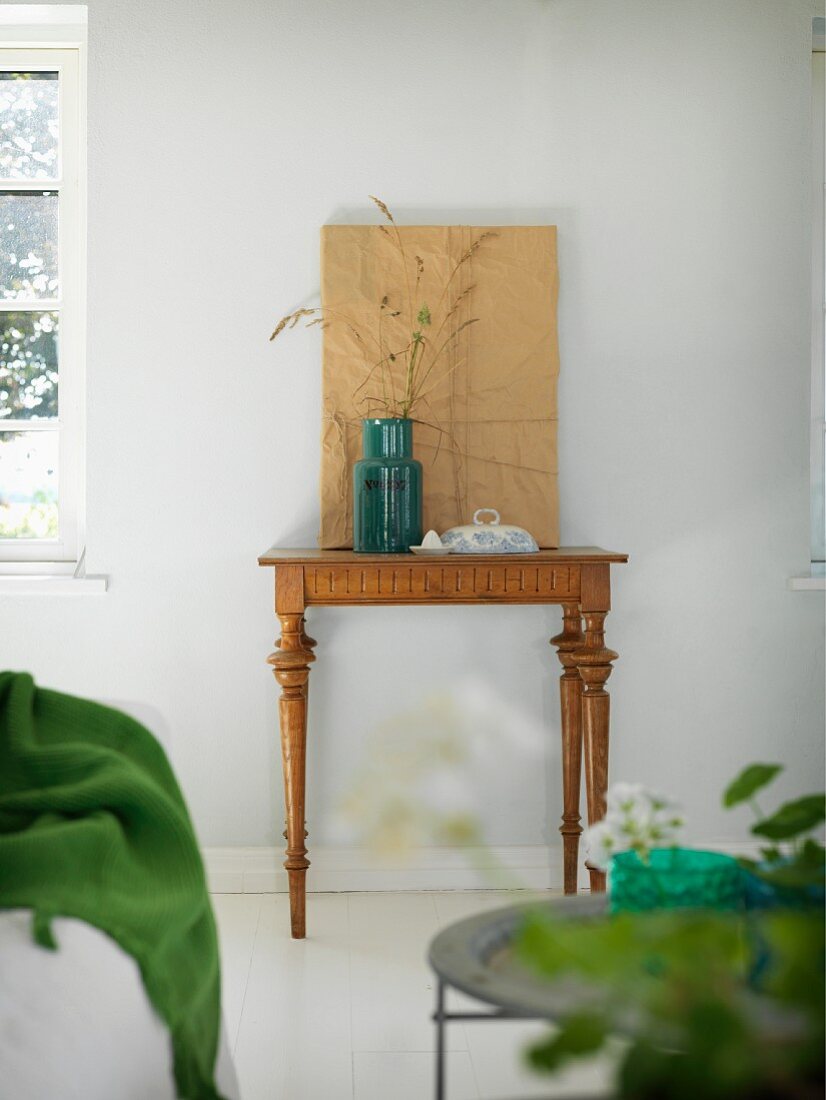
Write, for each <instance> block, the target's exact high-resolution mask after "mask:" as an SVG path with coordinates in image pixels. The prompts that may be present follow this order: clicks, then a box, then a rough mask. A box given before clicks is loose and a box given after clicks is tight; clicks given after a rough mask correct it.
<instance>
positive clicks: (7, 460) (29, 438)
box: [0, 431, 59, 539]
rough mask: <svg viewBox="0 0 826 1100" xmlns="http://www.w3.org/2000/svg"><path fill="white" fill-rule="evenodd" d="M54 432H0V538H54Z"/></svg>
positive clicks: (55, 507) (55, 459)
mask: <svg viewBox="0 0 826 1100" xmlns="http://www.w3.org/2000/svg"><path fill="white" fill-rule="evenodd" d="M58 434H59V433H58V432H56V431H55V432H52V431H45V432H0V539H53V538H57V437H58Z"/></svg>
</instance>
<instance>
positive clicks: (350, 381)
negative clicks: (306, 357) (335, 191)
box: [319, 225, 559, 549]
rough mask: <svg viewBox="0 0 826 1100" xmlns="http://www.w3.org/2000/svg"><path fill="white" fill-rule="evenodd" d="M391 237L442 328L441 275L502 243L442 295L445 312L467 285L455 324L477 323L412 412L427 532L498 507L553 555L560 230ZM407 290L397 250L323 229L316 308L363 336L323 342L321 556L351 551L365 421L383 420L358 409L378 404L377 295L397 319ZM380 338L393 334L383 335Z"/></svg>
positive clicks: (362, 231) (424, 231)
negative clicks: (374, 371)
mask: <svg viewBox="0 0 826 1100" xmlns="http://www.w3.org/2000/svg"><path fill="white" fill-rule="evenodd" d="M399 231H400V233H401V234H402V239H403V241H404V247H405V250H406V251H407V254H408V258H409V259H410V261H411V264H412V260H413V257H414V256H415V255H418V256H420V257H421V258H422V260H423V262H424V274H423V277H422V281H421V284H420V290H419V293H418V294H417V295H416V298H417V302H416V306H415V308H417V309H418V307H419V305H420V304H422V303H425V304H427V305H428V306H429V307H430V309H431V311H432V313H433V316H434V322H435V324H436V325H437V326H438V323H439V322H440V320H441V314H442V312H443V309H444V301H443V303H442V306H441V307H439V306H438V299H439V294H440V291H441V288H442V286H443V284H444V282H445V279H446V278H447V275H448V274H449V272H450V271H452V269H453V267H454V266H455V264H456V263H457V261H458V260H459V258H460V257H461V256H462V254H463V253H464V251H465V250H466V249H467V248H468V247H469V246H470V245H471V243H472V242H473V241H475V240H476V239H477V238H478V237H479V236H480V235H481V234H482V233H483V232H485V231H492V232H493V233H495V234H496V236H495V237H492V238H490V239H488V240H485V241H484V242H483V243H482V244H481V245H480V247H479V249H478V250H477V251H476V253H475V254H474V255H473V257H472V258H471V260H470V261H469V262H468V263H466V264H464V265H462V267H461V268H460V269H459V272H458V273H457V275H456V276H455V277H454V279H453V281H452V282H451V284H450V291H449V294H448V297H449V299H450V300H451V301H452V300H453V299H454V298H455V296H456V295H457V294H458V293H460V292H461V291H462V290H464V289H466V288H467V287H469V286H473V290H472V292H471V293H470V294H469V295H468V296H467V298H466V299H465V300H464V301H463V303H462V305H461V307H460V311H459V313H458V314H457V315H456V316H457V317H458V318H459V319H460V320H467V319H470V318H472V317H478V318H479V321H478V323H476V324H473V325H470V326H469V327H468V328H466V329H465V330H464V331H463V332H462V333H461V334H460V337H459V343H458V346H457V348H456V349H455V351H453V352H452V353H451V355H450V357H449V359H447V361H446V364H445V365H444V369H443V371H442V372H441V377H442V380H441V381H440V382H439V384H438V385H437V386H436V387H435V388H434V389H432V391H431V393H430V394H429V396H428V404H427V406H423V407H421V408H419V409H418V410H414V412H413V418H414V419H415V420H417V421H427V422H429V423H428V424H425V423H417V424H416V425H415V428H414V439H415V445H414V451H415V456H416V458H418V459H419V460H420V461H421V463H422V465H423V468H424V469H423V473H424V479H423V480H424V529H425V531H427V530H429V529H430V528H434V529H435V530H436V531H438V532H439V533H440V534H441V533H442V532H444V531H445V530H446V529H447V528H448V527H453V526H455V525H456V524H460V523H470V522H471V519H472V516H473V513H474V511H475V510H476V509H477V508H496V509H498V511H499V512H500V513H501V522H502V523H515V524H518V525H519V526H520V527H524V528H526V529H527V530H528V531H530V532H531V534H532V535H533V536H534V537H535V538H536V540H537V542H538V543H539V545H540V547H543V548H547V547H555V546H557V545H558V544H559V500H558V493H557V445H556V429H557V398H556V386H557V376H558V374H559V352H558V346H557V322H556V302H557V290H558V271H557V262H556V226H552V225H542V226H484V227H477V226H440V225H428V226H401V227H399ZM391 232H392V230H391ZM403 286H404V282H403V275H402V267H401V264H400V261H399V258H398V251H397V249H396V248H395V246H394V244H393V242H392V239H391V238H390V236H389V235H387V234H385V233H383V232H382V231H381V230H380V228H379V227H378V226H376V225H325V226H323V227H322V230H321V300H322V304H323V305H324V306H325V307H328V308H330V309H335V310H337V311H341V313H344V314H347V316H348V317H350V318H352V319H353V320H354V321H355V322H356V328H357V329H358V331H359V332H360V333H361V334H362V336H363V341H362V342H359V340H358V339H357V338H356V337H355V336H354V335H353V333H352V332H351V331H350V329H349V328H348V327H347V325H345V324H343V323H334V324H332V325H330V326H329V327H327V328H325V330H324V356H323V396H322V404H323V414H322V431H321V447H322V453H321V530H320V533H319V545H320V546H321V547H322V548H325V549H336V548H339V549H340V548H348V547H352V545H353V486H352V476H353V475H352V470H353V463H354V462H356V461H357V460H358V459H359V458H360V457H361V419H362V417H363V416H365V415H372V416H381V415H382V413H381V412H380V411H378V410H377V409H376V407H375V406H372V407H371V409H370V412H369V413H368V412H367V409H366V406H365V405H364V404H363V403H359V401H360V399H363V398H364V397H365V396H366V395H367V394H370V393H373V394H375V393H377V392H380V386H379V385H378V375H376V376H374V378H373V379H372V380H371V381H370V382H368V383H367V384H366V385H362V384H363V383H364V380H365V377H366V376H367V372H368V371H369V369H370V367H371V366H372V365H373V363H374V362H375V361H376V360H377V359H378V358H379V356H378V354H376V353H375V347H376V345H375V344H374V343H372V340H371V337H370V335H369V334H373V333H375V331H376V324H377V317H378V310H379V303H380V301H381V299H382V297H383V295H385V294H388V295H389V296H390V304H391V306H394V305H397V304H400V303H401V301H402V299H403ZM446 300H447V299H445V301H446ZM391 325H392V322H391ZM445 331H447V330H445ZM387 335H391V336H392V335H393V332H392V330H391V329H388V328H387V327H385V336H387ZM428 335H431V332H430V331H428ZM409 338H410V334H409V333H408V332H406V330H401V331H398V332H397V333H396V340H397V343H396V346H401V345H403V344H404V343H405V342H406V340H409ZM438 370H439V368H436V369H435V370H434V373H433V375H432V376H431V379H433V380H435V379H436V378H437V377H438V375H437V372H438ZM429 384H430V382H429V383H428V385H429ZM360 386H361V387H362V388H361V389H360V390H359V387H360ZM357 390H358V392H357ZM433 425H437V426H438V428H441V432H440V431H439V430H437V427H435V426H433Z"/></svg>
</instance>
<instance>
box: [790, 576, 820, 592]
mask: <svg viewBox="0 0 826 1100" xmlns="http://www.w3.org/2000/svg"><path fill="white" fill-rule="evenodd" d="M786 583H787V585H788V587H789V588H790V590H791V591H792V592H824V591H826V577H813V576H808V577H789V579H788V581H787V582H786Z"/></svg>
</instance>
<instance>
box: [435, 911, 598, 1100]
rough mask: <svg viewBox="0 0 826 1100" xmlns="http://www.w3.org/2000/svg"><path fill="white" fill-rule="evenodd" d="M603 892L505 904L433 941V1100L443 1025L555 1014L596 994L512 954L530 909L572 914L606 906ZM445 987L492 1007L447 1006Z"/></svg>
mask: <svg viewBox="0 0 826 1100" xmlns="http://www.w3.org/2000/svg"><path fill="white" fill-rule="evenodd" d="M607 908H608V903H607V899H606V896H605V895H604V894H599V895H594V896H586V897H571V898H558V899H555V900H553V901H537V902H534V903H533V904H522V905H509V906H508V907H507V908H504V909H495V910H493V911H492V912H488V913H480V914H479V916H476V917H468V918H467V919H465V920H461V921H457V922H456V924H451V925H450V926H449V927H448V928H445V930H444V931H443V932H440V933H439V935H438V936H436V938H435V939H434V940H433V941H432V943H431V945H430V950H429V952H428V962H429V963H430V966H431V967H432V969H433V971H434V972H435V974H436V979H437V985H436V1011H435V1012H434V1014H433V1020H434V1022H435V1024H436V1093H435V1095H436V1100H445V1026H446V1024H448V1023H449V1022H451V1021H459V1020H503V1019H517V1018H519V1019H538V1020H557V1019H559V1018H560V1017H561V1016H563V1015H565V1014H566V1013H568V1012H570V1011H571V1009H572V1008H573V1007H582V1008H584V1007H586V1006H587V1004H588V1002H589V1001H592V1000H593V998H594V995H595V991H594V990H593V989H585V988H584V987H583V986H581V985H579V984H577V983H574V982H561V981H560V982H553V983H551V982H548V980H547V979H544V980H543V979H542V978H540V977H539V976H538V975H536V974H534V973H533V972H532V971H531V970H528V969H527V967H525V966H524V965H523V964H522V963H521V962H520V961H519V959H518V958H517V956H516V951H515V940H516V936H517V933H518V932H519V929H520V928H521V926H522V923H523V921H524V919H525V916H526V915H527V914H528V913H529V912H536V911H537V910H539V911H540V912H542V911H546V912H551V913H553V914H554V915H555V916H557V917H560V916H561V917H566V918H570V919H571V920H578V921H579V920H590V919H593V918H596V917H601V916H603V915H604V914H605V913H606V912H607ZM448 987H451V988H453V989H458V990H459V991H460V992H462V993H466V994H467V995H469V996H471V997H474V998H475V999H476V1000H478V1001H482V1002H483V1003H485V1004H489V1005H491V1006H492V1009H493V1011H491V1012H448V1011H446V1009H445V992H446V990H447V988H448Z"/></svg>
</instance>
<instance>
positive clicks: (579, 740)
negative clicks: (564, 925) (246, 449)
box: [258, 546, 628, 939]
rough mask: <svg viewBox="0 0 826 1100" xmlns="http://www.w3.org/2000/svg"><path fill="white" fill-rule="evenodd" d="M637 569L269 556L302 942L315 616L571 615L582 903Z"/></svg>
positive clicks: (569, 884) (567, 848) (516, 561)
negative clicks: (538, 609) (612, 645)
mask: <svg viewBox="0 0 826 1100" xmlns="http://www.w3.org/2000/svg"><path fill="white" fill-rule="evenodd" d="M627 560H628V558H627V555H625V554H613V553H610V552H609V551H607V550H600V549H598V548H597V547H594V546H576V547H567V548H565V547H563V548H561V549H559V550H540V551H539V552H538V553H536V554H496V555H493V554H491V555H487V554H486V555H484V556H482V555H478V556H477V555H464V554H445V555H438V556H427V557H414V556H412V555H410V554H355V553H354V552H353V551H352V550H286V549H280V548H278V547H272V548H271V549H270V550H268V551H267V552H266V554H262V556H261V557H260V558H259V559H258V564H259V565H263V566H274V567H275V612H276V615H277V616H278V619H279V622H280V624H281V637H280V639H279V640H278V641H277V642H276V647H277V648H276V650H275V652H274V653H272V654H271V655H270V656H269V658H268V661H269V663H270V664H271V665H272V666H273V672H274V673H275V678H276V680H277V681H278V683H279V684H280V686H281V698H280V699H279V708H278V709H279V718H280V723H281V752H282V761H283V766H284V797H285V804H286V811H287V828H286V830H285V834H284V835H285V836H286V838H287V853H286V854H287V858H286V860H285V861H284V866H285V868H286V870H287V877H288V879H289V887H290V921H291V926H292V934H293V937H294V938H295V939H302V938H303V937H304V935H305V886H306V883H305V878H306V873H307V868H308V867H309V866H310V862H309V860H308V859H307V847H306V845H305V843H304V841H305V839H306V837H307V833H306V830H305V822H304V801H305V761H306V750H307V687H308V682H309V678H310V664H311V662H312V661H314V660H315V654H314V653H313V649H314V647H315V645H316V643H315V641H314V639H312V638H310V637H309V636H308V635H307V632H306V630H305V622H304V612H305V610H306V609H307V608H308V607H313V606H318V607H324V606H328V607H337V606H358V605H365V606H368V605H371V604H417V605H418V604H461V603H474V604H479V603H497V604H499V603H501V604H561V605H562V610H563V625H562V633H561V634H557V635H556V637H555V638H552V639H551V644H552V645H554V646H556V649H557V652H558V655H559V660H560V662H561V663H562V677H561V680H560V700H561V709H562V790H563V806H564V812H563V814H562V825H561V826H560V832H561V833H562V842H563V852H564V883H565V893H566V894H575V893H576V888H577V862H578V850H579V835H580V833H581V832H582V826H581V825H580V814H579V792H580V783H581V774H582V759H583V749H584V758H585V793H586V800H587V807H588V821H589V823H593V822H595V821H599V819H600V818H601V817H603V815H604V813H605V791H606V787H607V783H608V707H609V699H608V692H607V691H606V690H605V681H606V680H607V679H608V677H609V676H610V675H611V663H612V662H613V661H615V660H616V658H617V654H616V653H615V652H614V651H613V650H611V649H606V647H605V641H604V630H603V628H604V623H605V616H606V615H607V613H608V611H609V610H610V608H611V565H612V564H618V563H621V562H625V561H627ZM589 871H590V877H591V890H592V891H595V892H598V891H602V890H604V889H605V875H604V874H603V873H602V872H601V871H596V870H592V869H589Z"/></svg>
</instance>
